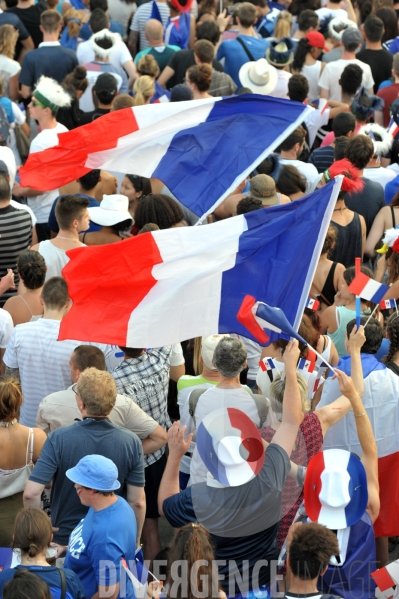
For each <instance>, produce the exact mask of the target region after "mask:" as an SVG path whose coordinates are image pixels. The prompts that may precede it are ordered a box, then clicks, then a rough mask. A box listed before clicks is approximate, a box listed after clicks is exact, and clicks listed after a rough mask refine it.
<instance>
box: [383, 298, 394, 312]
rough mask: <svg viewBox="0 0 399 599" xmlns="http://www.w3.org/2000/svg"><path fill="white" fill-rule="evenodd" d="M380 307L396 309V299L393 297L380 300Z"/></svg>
mask: <svg viewBox="0 0 399 599" xmlns="http://www.w3.org/2000/svg"><path fill="white" fill-rule="evenodd" d="M380 308H381V310H389V308H395V309H396V300H394V299H388V300H382V301H381V302H380Z"/></svg>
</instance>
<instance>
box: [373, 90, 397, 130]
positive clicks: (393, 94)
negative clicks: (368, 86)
mask: <svg viewBox="0 0 399 599" xmlns="http://www.w3.org/2000/svg"><path fill="white" fill-rule="evenodd" d="M398 95H399V83H393V84H392V85H388V87H383V88H382V89H380V90H379V91H378V92H377V96H378V97H379V98H382V99H383V100H384V102H385V106H384V127H388V125H389V120H390V116H389V108H390V106H391V104H392V102H394V101H395V100H396V99H397V98H398Z"/></svg>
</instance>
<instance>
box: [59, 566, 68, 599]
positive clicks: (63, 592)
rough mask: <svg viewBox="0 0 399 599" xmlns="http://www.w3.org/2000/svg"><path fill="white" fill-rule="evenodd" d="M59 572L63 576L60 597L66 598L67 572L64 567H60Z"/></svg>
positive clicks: (61, 598)
mask: <svg viewBox="0 0 399 599" xmlns="http://www.w3.org/2000/svg"><path fill="white" fill-rule="evenodd" d="M58 572H59V573H60V576H61V595H60V599H65V596H66V576H65V572H64V570H63V569H62V568H58Z"/></svg>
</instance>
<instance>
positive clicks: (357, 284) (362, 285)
mask: <svg viewBox="0 0 399 599" xmlns="http://www.w3.org/2000/svg"><path fill="white" fill-rule="evenodd" d="M348 289H349V291H350V292H351V293H354V294H355V295H356V296H358V297H359V298H363V299H364V300H367V301H369V302H374V303H375V304H379V303H380V301H381V300H382V298H383V297H384V295H385V294H386V293H387V292H388V289H389V287H387V286H386V285H383V284H382V283H378V282H377V281H374V280H373V279H370V277H368V276H367V275H365V274H364V273H362V272H360V273H358V274H356V276H355V278H354V279H353V281H352V283H351V284H350V285H349V287H348ZM356 324H357V323H356ZM359 324H360V322H359Z"/></svg>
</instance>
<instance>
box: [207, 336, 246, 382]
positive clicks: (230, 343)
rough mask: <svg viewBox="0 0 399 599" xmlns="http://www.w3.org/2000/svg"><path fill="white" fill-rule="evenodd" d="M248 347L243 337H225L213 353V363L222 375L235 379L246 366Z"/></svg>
mask: <svg viewBox="0 0 399 599" xmlns="http://www.w3.org/2000/svg"><path fill="white" fill-rule="evenodd" d="M246 359H247V348H246V347H245V345H244V344H243V342H242V341H241V339H235V338H234V337H223V338H222V339H221V340H220V341H219V343H218V344H217V346H216V347H215V351H214V354H213V364H214V366H215V367H216V368H217V370H218V371H219V372H220V374H221V375H222V376H225V377H226V378H227V379H233V378H235V377H236V376H237V375H238V374H240V372H241V370H243V369H244V367H245V362H246Z"/></svg>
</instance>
